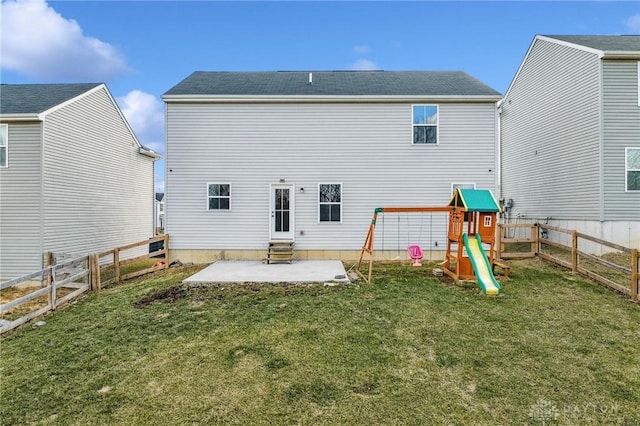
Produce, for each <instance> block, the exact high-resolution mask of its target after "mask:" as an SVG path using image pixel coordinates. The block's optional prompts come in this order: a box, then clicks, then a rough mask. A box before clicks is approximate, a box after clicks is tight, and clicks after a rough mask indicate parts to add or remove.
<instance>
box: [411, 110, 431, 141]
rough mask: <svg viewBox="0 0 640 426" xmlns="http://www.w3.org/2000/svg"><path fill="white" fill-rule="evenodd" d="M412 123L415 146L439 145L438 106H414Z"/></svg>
mask: <svg viewBox="0 0 640 426" xmlns="http://www.w3.org/2000/svg"><path fill="white" fill-rule="evenodd" d="M411 122H412V127H413V129H412V130H413V143H414V144H438V105H413V106H412V110H411Z"/></svg>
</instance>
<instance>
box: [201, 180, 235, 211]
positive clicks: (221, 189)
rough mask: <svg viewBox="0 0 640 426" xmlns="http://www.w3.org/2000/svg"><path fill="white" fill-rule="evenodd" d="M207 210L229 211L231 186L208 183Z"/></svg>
mask: <svg viewBox="0 0 640 426" xmlns="http://www.w3.org/2000/svg"><path fill="white" fill-rule="evenodd" d="M207 194H208V203H207V210H229V209H230V206H231V184H229V183H208V184H207Z"/></svg>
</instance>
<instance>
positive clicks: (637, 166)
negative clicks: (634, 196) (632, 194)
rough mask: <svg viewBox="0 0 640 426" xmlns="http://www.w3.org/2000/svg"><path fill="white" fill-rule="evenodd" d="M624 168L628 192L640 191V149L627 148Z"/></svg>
mask: <svg viewBox="0 0 640 426" xmlns="http://www.w3.org/2000/svg"><path fill="white" fill-rule="evenodd" d="M624 166H625V167H624V170H625V178H626V186H625V189H626V191H640V147H639V148H635V147H634V148H625V152H624Z"/></svg>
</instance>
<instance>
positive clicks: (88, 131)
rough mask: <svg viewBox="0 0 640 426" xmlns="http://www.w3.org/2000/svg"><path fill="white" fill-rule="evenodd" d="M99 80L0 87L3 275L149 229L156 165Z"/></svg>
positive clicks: (136, 237)
mask: <svg viewBox="0 0 640 426" xmlns="http://www.w3.org/2000/svg"><path fill="white" fill-rule="evenodd" d="M156 158H157V155H155V154H154V153H153V152H151V151H149V150H147V149H145V148H144V147H142V146H141V145H140V143H139V142H138V140H137V139H136V136H135V135H134V133H133V132H132V130H131V128H130V127H129V125H128V124H127V121H126V120H125V118H124V117H123V115H122V113H121V111H120V109H119V108H118V106H117V105H116V102H115V101H114V99H113V97H112V96H111V94H110V93H109V91H108V89H107V87H106V86H105V85H104V84H26V85H14V84H2V85H0V278H2V279H8V278H12V277H16V276H20V275H24V274H27V273H30V272H35V271H37V270H38V269H40V268H42V266H43V254H44V252H47V251H52V252H55V253H65V254H79V255H80V254H86V253H89V252H95V251H102V250H105V249H110V248H113V247H116V246H120V245H124V244H128V243H132V242H136V241H141V240H145V239H147V238H150V237H152V236H153V235H154V230H153V215H154V210H153V203H154V193H153V180H154V177H153V168H154V160H155V159H156Z"/></svg>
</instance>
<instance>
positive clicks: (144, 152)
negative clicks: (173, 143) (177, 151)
mask: <svg viewBox="0 0 640 426" xmlns="http://www.w3.org/2000/svg"><path fill="white" fill-rule="evenodd" d="M138 153H140V154H142V155H146V156H147V157H151V158H153V159H154V160H158V159H160V158H162V156H161V155H160V154H158V153H157V152H155V151H154V150H152V149H149V148H145V147H144V146H141V147H140V148H138Z"/></svg>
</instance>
